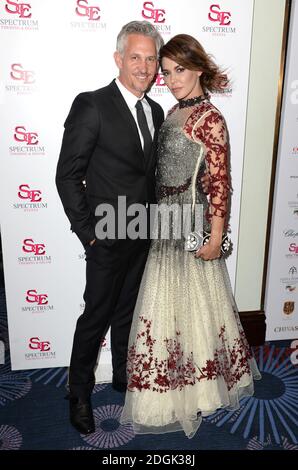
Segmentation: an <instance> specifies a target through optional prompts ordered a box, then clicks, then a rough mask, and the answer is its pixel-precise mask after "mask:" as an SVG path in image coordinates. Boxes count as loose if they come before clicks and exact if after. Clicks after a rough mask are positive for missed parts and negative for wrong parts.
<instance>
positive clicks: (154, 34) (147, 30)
mask: <svg viewBox="0 0 298 470" xmlns="http://www.w3.org/2000/svg"><path fill="white" fill-rule="evenodd" d="M129 34H142V35H143V36H149V37H151V38H152V39H154V41H155V46H156V53H157V56H158V54H159V50H160V48H161V47H162V46H163V44H164V41H163V38H162V37H161V35H160V33H159V32H158V31H157V30H156V29H155V28H154V26H153V25H152V24H151V23H149V21H130V23H127V24H125V25H124V26H123V27H122V29H121V31H120V33H119V34H118V36H117V44H116V49H117V51H118V52H119V53H120V54H121V55H122V54H123V52H124V49H125V45H126V40H127V36H129Z"/></svg>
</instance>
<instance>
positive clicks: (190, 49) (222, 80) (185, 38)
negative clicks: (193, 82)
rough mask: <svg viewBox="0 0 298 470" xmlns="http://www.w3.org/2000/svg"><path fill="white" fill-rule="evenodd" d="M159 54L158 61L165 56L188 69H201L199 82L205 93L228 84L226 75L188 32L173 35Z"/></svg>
mask: <svg viewBox="0 0 298 470" xmlns="http://www.w3.org/2000/svg"><path fill="white" fill-rule="evenodd" d="M159 54H160V55H159V58H160V63H162V59H163V58H164V57H167V58H168V59H171V60H173V61H174V62H177V64H179V65H181V66H182V67H184V68H186V69H188V70H193V71H201V72H202V75H201V77H200V83H201V86H202V88H203V90H204V92H205V93H206V92H207V91H210V92H211V93H213V92H215V91H220V90H224V89H225V88H227V86H228V84H229V80H228V77H227V75H226V74H225V73H224V72H223V71H222V70H221V69H220V68H219V67H218V66H217V65H216V64H215V62H214V61H213V60H212V58H211V56H210V55H209V54H207V53H206V52H205V49H204V48H203V46H202V45H201V44H200V43H199V41H197V40H196V39H195V38H194V37H192V36H190V35H188V34H177V36H174V37H173V38H172V39H170V40H169V42H167V44H165V45H164V46H163V47H162V48H161V49H160V53H159Z"/></svg>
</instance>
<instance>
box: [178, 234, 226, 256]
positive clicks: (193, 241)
mask: <svg viewBox="0 0 298 470" xmlns="http://www.w3.org/2000/svg"><path fill="white" fill-rule="evenodd" d="M210 236H211V234H210V233H208V232H204V233H203V235H202V234H201V233H199V232H190V234H189V235H188V237H187V239H186V240H185V244H184V248H185V250H186V251H198V249H199V248H201V246H202V245H206V243H208V242H209V240H210ZM220 248H221V253H222V254H223V255H226V254H228V253H229V251H230V250H231V248H232V242H231V239H230V238H229V237H228V235H227V234H226V233H223V234H222V239H221V247H220Z"/></svg>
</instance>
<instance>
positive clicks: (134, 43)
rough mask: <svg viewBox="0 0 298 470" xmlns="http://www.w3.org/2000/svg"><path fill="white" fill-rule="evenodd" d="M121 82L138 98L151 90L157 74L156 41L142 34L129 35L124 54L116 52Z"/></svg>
mask: <svg viewBox="0 0 298 470" xmlns="http://www.w3.org/2000/svg"><path fill="white" fill-rule="evenodd" d="M114 58H115V62H116V64H117V67H118V68H119V80H120V82H121V83H122V85H124V86H125V88H127V89H128V90H129V91H131V93H133V94H134V95H135V96H137V97H138V98H139V97H140V96H142V95H143V93H144V92H145V91H146V90H147V89H148V88H149V85H150V84H151V82H152V81H153V79H154V77H155V74H156V72H157V64H158V63H157V55H156V47H155V42H154V39H153V38H151V37H148V36H143V35H142V34H129V35H128V36H127V38H126V44H125V47H124V51H123V54H120V53H119V52H115V54H114Z"/></svg>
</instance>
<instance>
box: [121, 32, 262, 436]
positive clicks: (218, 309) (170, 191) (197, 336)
mask: <svg viewBox="0 0 298 470" xmlns="http://www.w3.org/2000/svg"><path fill="white" fill-rule="evenodd" d="M160 57H161V68H162V72H163V75H164V80H165V82H166V85H167V86H168V87H169V89H170V91H171V92H172V93H173V95H174V96H175V98H176V99H177V100H178V103H177V104H176V105H175V106H174V107H173V108H172V109H171V110H170V112H169V113H168V117H167V119H166V120H165V122H164V124H163V126H162V128H161V130H160V135H159V154H158V164H157V200H158V204H159V205H160V204H164V203H166V204H168V205H170V204H179V206H182V205H183V204H191V203H192V197H193V196H192V178H193V175H194V173H195V169H196V168H197V169H198V170H199V171H198V175H200V174H202V172H204V169H205V168H207V171H208V174H209V179H210V194H209V196H208V197H207V196H206V195H205V194H204V192H203V191H202V188H201V186H200V183H199V181H200V177H198V178H196V180H195V182H194V184H195V186H194V189H195V201H196V203H199V204H202V205H203V206H204V214H205V215H204V229H205V230H207V231H210V230H211V237H210V240H209V242H208V243H207V244H206V245H204V246H202V247H201V248H200V249H199V250H198V251H197V252H195V253H191V252H189V251H186V250H185V240H183V239H180V240H177V239H173V238H172V239H168V240H167V239H161V238H159V239H156V240H153V241H152V245H151V249H150V252H149V256H148V261H147V264H146V268H145V271H144V275H143V279H142V283H141V287H140V291H139V295H138V300H137V303H136V307H135V312H134V318H133V323H132V328H131V333H130V339H129V349H128V363H127V376H128V377H127V379H128V387H127V393H126V398H125V405H124V409H123V412H122V416H121V422H122V423H132V425H133V427H134V430H135V432H136V433H163V432H169V431H177V430H181V429H182V430H183V431H184V432H185V434H186V435H187V436H188V437H192V436H193V435H194V434H195V432H196V431H197V429H198V427H199V425H200V423H201V420H202V417H204V416H207V415H210V414H212V413H214V412H215V411H216V410H217V409H218V408H223V407H226V408H227V409H229V410H233V409H237V408H238V407H239V399H240V398H241V397H243V396H246V395H252V394H253V392H254V387H253V378H259V377H260V375H259V372H258V369H257V366H256V363H255V361H254V358H253V357H252V355H251V352H250V348H249V346H248V343H247V341H246V338H245V336H244V332H243V329H242V326H241V324H240V321H239V316H238V313H237V309H236V305H235V301H234V299H233V295H232V290H231V286H230V281H229V276H228V273H227V269H226V265H225V261H224V259H222V258H221V257H220V247H221V238H222V233H223V231H224V228H225V224H226V212H227V204H228V196H229V189H230V184H229V173H228V162H227V154H228V142H227V130H226V125H225V121H224V118H223V116H222V115H221V113H220V112H219V111H218V110H217V109H216V108H215V107H214V106H213V105H212V104H211V103H210V101H209V97H208V95H207V92H208V91H210V92H213V91H216V90H219V89H222V88H224V86H226V84H227V80H226V76H225V75H223V74H222V73H221V71H220V70H219V68H218V67H217V66H216V64H215V63H214V62H213V61H212V60H211V59H210V57H209V56H208V55H207V54H206V52H205V51H204V49H203V48H202V46H201V45H200V44H199V43H198V41H196V39H194V38H193V37H191V36H188V35H182V34H181V35H178V36H175V37H174V38H172V39H171V40H170V41H169V42H168V43H167V44H166V45H165V46H164V47H163V48H162V49H161V56H160Z"/></svg>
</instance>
